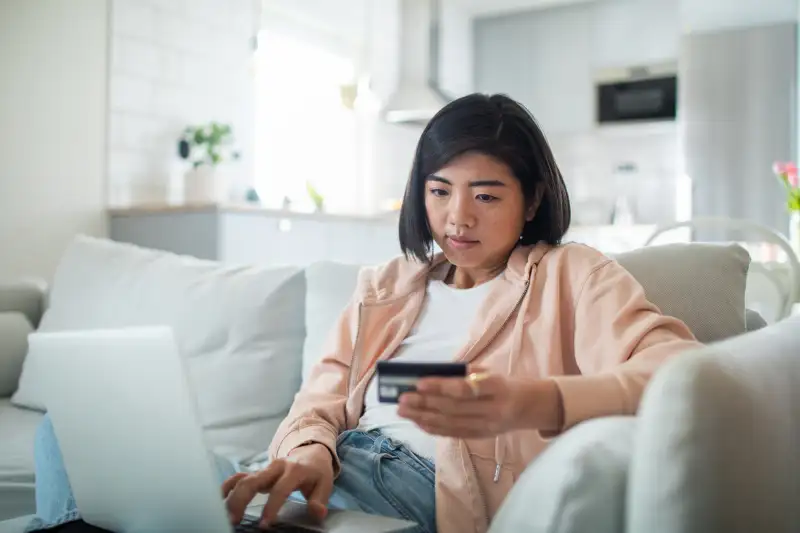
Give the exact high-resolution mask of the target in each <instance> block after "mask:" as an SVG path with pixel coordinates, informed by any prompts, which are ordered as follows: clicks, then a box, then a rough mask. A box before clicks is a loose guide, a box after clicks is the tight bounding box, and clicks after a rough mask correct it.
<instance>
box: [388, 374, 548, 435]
mask: <svg viewBox="0 0 800 533" xmlns="http://www.w3.org/2000/svg"><path fill="white" fill-rule="evenodd" d="M559 408H560V406H559V398H558V394H557V392H555V384H553V383H546V382H545V381H543V380H536V381H532V380H522V379H513V378H509V377H507V376H504V375H502V374H485V373H481V372H476V373H474V374H471V375H470V377H468V378H467V379H463V378H424V379H421V380H420V381H419V383H418V384H417V391H416V392H407V393H405V394H403V395H402V396H401V398H400V405H399V407H398V415H399V416H401V417H403V418H407V419H409V420H411V421H413V422H414V423H416V424H417V425H418V426H419V427H420V428H421V429H422V430H424V431H425V432H426V433H429V434H431V435H440V436H444V437H456V438H485V437H494V436H497V435H500V434H503V433H507V432H509V431H513V430H517V429H534V428H536V429H551V428H549V427H546V426H549V425H553V426H556V425H557V420H558V414H559ZM542 426H544V427H542Z"/></svg>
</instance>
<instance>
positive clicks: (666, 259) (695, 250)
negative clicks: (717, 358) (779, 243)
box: [615, 243, 750, 343]
mask: <svg viewBox="0 0 800 533" xmlns="http://www.w3.org/2000/svg"><path fill="white" fill-rule="evenodd" d="M615 259H616V260H617V261H618V262H619V264H621V265H622V266H623V267H624V268H625V269H626V270H627V271H628V272H630V273H631V274H632V275H633V277H634V278H636V280H637V281H638V282H639V283H641V284H642V287H644V291H645V294H646V295H647V298H648V299H649V300H650V301H651V302H653V303H654V304H655V305H656V306H658V308H659V309H660V310H661V312H662V313H664V314H666V315H670V316H674V317H676V318H679V319H680V320H682V321H683V322H685V323H686V325H687V326H689V328H690V329H691V330H692V332H693V333H694V335H695V336H696V337H697V340H699V341H700V342H704V343H708V342H714V341H718V340H721V339H726V338H728V337H732V336H734V335H740V334H742V333H744V332H745V331H746V330H747V328H746V324H745V291H746V288H747V271H748V268H749V266H750V256H749V254H748V253H747V251H746V250H745V249H744V248H742V247H741V246H739V245H736V244H730V245H720V244H704V243H690V244H667V245H664V246H650V247H646V248H640V249H638V250H634V251H631V252H625V253H622V254H618V255H616V256H615Z"/></svg>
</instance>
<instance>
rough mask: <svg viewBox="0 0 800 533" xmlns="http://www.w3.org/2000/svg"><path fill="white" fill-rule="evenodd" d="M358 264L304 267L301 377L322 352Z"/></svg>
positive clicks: (353, 283)
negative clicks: (304, 335) (304, 295)
mask: <svg viewBox="0 0 800 533" xmlns="http://www.w3.org/2000/svg"><path fill="white" fill-rule="evenodd" d="M360 269H361V267H359V266H357V265H346V264H342V263H333V262H330V261H324V262H319V263H314V264H312V265H310V266H309V267H308V268H306V288H307V290H306V340H305V344H304V346H303V379H304V380H305V379H306V378H307V377H308V374H309V372H310V371H311V368H312V367H313V366H314V364H316V362H317V361H319V360H320V358H322V356H323V353H322V351H323V349H324V347H325V342H326V341H327V340H328V337H329V335H330V334H331V332H332V330H333V327H334V325H335V324H336V321H337V320H338V319H339V315H341V313H342V311H343V310H344V308H345V306H346V305H347V302H348V301H349V300H350V297H351V296H352V295H353V291H355V288H356V281H357V280H358V272H359V270H360Z"/></svg>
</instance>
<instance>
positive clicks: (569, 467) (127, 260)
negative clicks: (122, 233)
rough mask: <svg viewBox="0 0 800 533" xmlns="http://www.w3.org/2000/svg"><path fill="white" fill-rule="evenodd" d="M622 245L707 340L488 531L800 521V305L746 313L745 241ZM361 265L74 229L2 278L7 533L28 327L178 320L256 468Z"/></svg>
mask: <svg viewBox="0 0 800 533" xmlns="http://www.w3.org/2000/svg"><path fill="white" fill-rule="evenodd" d="M615 259H616V260H618V261H619V262H620V263H621V264H622V265H623V266H625V267H626V268H627V269H628V270H629V271H630V272H631V273H632V274H633V275H634V276H635V277H636V278H637V279H638V280H639V281H640V283H642V285H643V286H644V288H645V291H646V292H647V295H648V298H650V299H651V300H652V301H653V302H654V303H656V305H658V306H659V307H660V308H661V309H662V310H663V311H664V312H665V313H668V314H671V315H674V316H678V317H679V318H681V319H682V320H684V321H685V322H686V323H687V324H688V325H689V326H690V327H691V328H692V330H693V331H694V332H695V335H696V336H697V337H698V338H699V339H700V340H701V341H703V342H705V343H707V344H708V346H707V347H706V348H704V349H702V350H700V351H699V352H698V353H692V354H685V355H683V356H681V357H678V358H675V360H673V361H672V362H671V363H670V364H668V365H666V366H665V367H664V368H663V369H662V370H660V371H659V372H658V373H657V374H656V376H655V378H654V379H653V381H652V383H651V384H650V385H649V386H648V388H647V391H646V394H645V397H644V398H643V402H642V405H641V408H640V410H639V413H638V414H637V416H636V417H609V418H604V419H599V420H593V421H590V422H586V423H583V424H580V425H578V426H577V427H575V428H573V429H572V430H570V431H568V432H567V433H565V434H564V435H562V436H561V437H559V438H558V439H555V440H554V441H553V444H552V445H551V446H550V448H548V449H547V450H546V451H545V453H544V454H543V455H542V456H541V457H540V458H538V459H537V460H536V461H534V463H533V464H531V465H530V466H529V468H528V469H527V471H526V472H525V474H524V475H523V477H522V478H520V480H519V482H518V483H517V486H516V487H515V489H514V490H513V491H512V493H511V494H510V496H509V498H508V500H507V501H506V504H505V505H504V506H503V508H502V509H501V512H500V514H499V515H498V516H497V517H496V520H495V521H494V523H493V525H492V531H493V532H505V531H548V532H570V531H642V532H647V533H653V532H664V533H667V532H683V531H792V530H793V531H800V514H799V513H800V511H798V510H797V507H795V506H794V503H796V502H798V501H800V497H799V496H800V490H798V486H800V481H798V480H800V469H798V459H797V458H798V456H799V455H798V453H797V452H798V451H800V409H798V408H797V406H798V405H800V396H799V394H800V319H790V320H787V321H784V322H781V323H778V324H776V325H773V326H769V327H764V326H765V324H764V322H763V320H760V319H759V317H758V315H756V314H755V313H751V312H747V310H746V309H745V305H744V293H745V280H746V275H747V269H748V266H749V257H748V255H747V253H746V252H745V251H744V250H743V249H741V248H740V247H738V246H735V245H729V246H722V245H706V244H679V245H667V246H660V247H653V248H647V249H642V250H637V251H634V252H629V253H626V254H620V255H619V256H616V257H615ZM358 269H359V267H358V266H357V265H346V264H340V263H317V264H313V265H310V266H308V267H306V268H300V267H294V266H287V267H283V268H261V267H258V266H257V265H250V266H232V265H221V264H217V263H214V262H211V261H203V260H199V259H195V258H190V257H183V256H177V255H174V254H170V253H167V252H162V251H157V250H149V249H143V248H139V247H136V246H133V245H128V244H121V243H115V242H111V241H106V240H102V239H94V238H89V237H83V236H79V237H77V238H76V239H75V241H74V242H73V243H72V244H71V245H70V246H69V247H68V249H67V250H66V251H65V252H64V255H63V257H62V259H61V261H60V264H59V266H58V268H57V270H56V273H55V276H54V278H53V280H52V283H51V284H50V286H49V287H45V286H44V285H42V284H41V283H34V282H16V283H8V284H5V285H0V522H1V521H2V520H8V519H11V520H9V521H7V522H2V523H0V532H8V533H12V532H17V531H22V528H23V527H24V524H25V522H26V520H27V519H26V518H25V517H24V515H28V514H30V513H32V512H33V511H34V498H33V494H34V493H33V483H34V476H33V464H32V462H33V460H32V443H33V435H34V431H35V427H36V425H37V424H38V422H39V420H40V419H41V417H42V416H43V412H44V410H45V409H46V406H45V405H44V404H43V403H42V401H41V396H42V395H41V384H40V383H39V380H38V376H37V371H36V368H37V366H38V365H39V364H40V360H41V359H40V358H41V355H39V354H36V353H35V352H33V351H29V350H28V348H27V342H26V339H27V335H28V334H29V333H30V332H32V331H34V330H39V331H59V330H68V329H91V328H108V327H125V326H137V325H153V324H166V325H169V326H171V327H172V328H173V331H174V332H175V334H176V338H177V340H178V343H179V347H180V349H181V351H182V353H183V354H184V356H185V357H186V359H187V362H188V365H187V368H188V371H189V377H190V384H191V385H192V389H193V390H194V392H195V394H196V396H197V406H198V414H199V417H200V419H201V421H202V424H203V430H204V435H205V438H206V441H207V444H208V446H209V448H210V449H212V450H213V451H214V452H215V453H219V454H221V455H224V456H227V457H229V458H231V459H232V460H236V461H240V462H242V463H244V464H250V465H258V464H261V462H263V460H264V459H265V448H266V447H267V444H268V443H269V440H270V437H271V435H272V434H273V432H274V431H275V429H276V427H277V424H278V423H279V422H280V420H281V419H282V417H283V416H284V415H285V413H286V412H287V410H288V408H289V406H290V405H291V402H292V399H293V396H294V393H295V392H296V390H297V389H298V388H299V387H300V385H301V383H302V380H303V379H305V378H306V376H307V373H308V370H309V368H310V367H311V366H312V365H313V364H314V362H315V361H316V359H317V358H318V357H319V354H320V352H321V347H322V345H323V343H324V341H325V338H326V336H327V332H328V330H329V329H330V328H331V326H332V324H333V322H334V321H335V319H336V317H337V315H338V313H339V312H340V310H341V309H342V308H343V307H344V305H345V303H346V301H347V299H348V297H349V296H350V294H351V291H352V290H353V287H354V284H355V279H356V276H357V273H358ZM715 526H720V528H717V527H715ZM723 526H724V527H723ZM745 526H746V527H745ZM768 526H769V527H768Z"/></svg>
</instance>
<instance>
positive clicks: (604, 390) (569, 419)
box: [551, 260, 700, 430]
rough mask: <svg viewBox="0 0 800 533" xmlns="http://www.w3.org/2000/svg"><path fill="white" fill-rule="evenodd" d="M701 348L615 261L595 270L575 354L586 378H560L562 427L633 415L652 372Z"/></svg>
mask: <svg viewBox="0 0 800 533" xmlns="http://www.w3.org/2000/svg"><path fill="white" fill-rule="evenodd" d="M699 346H700V344H699V343H698V342H697V340H696V339H695V338H694V335H693V334H692V332H691V331H690V330H689V328H688V327H687V326H686V325H685V324H684V323H683V322H681V321H680V320H678V319H676V318H673V317H668V316H664V315H662V314H661V313H660V311H659V310H658V308H657V307H656V306H655V305H653V304H652V303H651V302H649V301H648V300H647V298H646V297H645V293H644V288H643V287H642V286H641V285H640V284H639V282H638V281H636V280H635V279H634V277H633V276H632V275H631V274H630V273H629V272H628V271H627V270H625V269H624V268H623V267H622V266H621V265H619V263H617V262H616V261H611V260H609V261H606V262H604V263H603V264H601V265H600V266H598V267H596V268H594V269H593V270H592V271H591V273H590V274H589V275H588V277H587V278H586V280H585V282H584V283H583V286H582V288H581V289H580V292H579V293H578V296H577V298H576V303H575V317H574V353H575V359H576V362H577V364H578V367H579V369H580V371H581V375H577V376H555V377H553V378H551V379H552V381H554V382H555V384H556V386H557V388H558V393H559V394H558V396H560V402H561V408H562V409H563V424H562V426H561V429H562V430H564V429H568V428H570V427H572V426H574V425H575V424H577V423H578V422H581V421H583V420H587V419H590V418H596V417H600V416H610V415H631V414H634V413H635V412H636V410H637V408H638V406H639V400H640V398H641V395H642V392H643V391H644V388H645V386H646V385H647V383H648V381H649V379H650V377H651V376H652V374H653V372H655V370H656V369H657V368H658V367H659V365H661V364H662V363H663V362H664V361H665V360H667V359H668V358H670V357H672V356H675V355H678V354H679V353H682V352H685V351H687V350H690V349H693V348H697V347H699Z"/></svg>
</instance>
